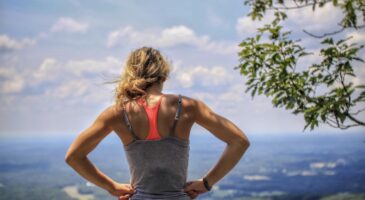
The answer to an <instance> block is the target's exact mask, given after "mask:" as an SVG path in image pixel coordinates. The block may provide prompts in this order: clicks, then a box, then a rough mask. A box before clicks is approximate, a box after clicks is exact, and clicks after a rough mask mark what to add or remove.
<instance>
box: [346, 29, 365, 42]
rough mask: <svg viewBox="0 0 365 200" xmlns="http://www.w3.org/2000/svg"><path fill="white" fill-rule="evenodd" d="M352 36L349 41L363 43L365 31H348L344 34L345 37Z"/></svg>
mask: <svg viewBox="0 0 365 200" xmlns="http://www.w3.org/2000/svg"><path fill="white" fill-rule="evenodd" d="M350 36H352V38H351V39H350V42H353V43H364V42H365V32H360V31H354V32H350V33H347V34H346V37H350Z"/></svg>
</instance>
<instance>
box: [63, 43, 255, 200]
mask: <svg viewBox="0 0 365 200" xmlns="http://www.w3.org/2000/svg"><path fill="white" fill-rule="evenodd" d="M169 73H170V65H169V63H168V62H167V61H166V59H165V58H163V56H162V55H161V54H160V53H159V51H158V50H156V49H153V48H150V47H142V48H139V49H136V50H134V51H133V52H131V54H130V55H129V56H128V59H127V61H126V63H125V67H124V71H123V74H122V76H121V77H120V79H118V80H117V81H116V82H117V83H118V85H117V87H116V88H115V105H113V106H109V107H108V108H106V109H105V110H104V111H103V112H102V113H100V115H99V116H98V117H97V118H96V119H95V121H94V122H93V123H92V125H91V126H90V127H89V128H87V129H86V130H85V131H83V132H82V133H81V134H80V135H79V136H78V137H77V139H76V140H75V141H74V142H73V143H72V145H71V147H70V148H69V150H68V151H67V153H66V156H65V160H66V162H67V163H69V164H70V165H72V166H73V167H74V168H75V169H77V170H78V171H80V174H82V175H83V176H84V177H86V178H87V179H88V180H89V181H91V182H92V183H94V184H95V185H98V186H100V187H102V188H104V189H105V190H107V191H108V192H109V193H110V194H112V195H114V196H117V197H119V198H121V199H125V198H129V197H130V196H131V195H132V199H180V200H185V199H190V197H191V198H195V197H197V196H198V195H199V194H201V193H204V192H207V191H209V190H210V189H211V188H212V186H213V185H214V184H215V183H217V182H218V181H219V180H220V179H221V178H223V176H224V175H225V174H227V173H228V172H229V171H230V170H231V169H232V168H233V166H234V165H236V163H237V162H238V161H239V159H240V158H241V157H242V155H243V153H244V152H245V151H246V149H247V148H248V146H249V142H248V139H247V137H246V136H245V134H244V133H243V132H242V131H241V130H240V129H239V128H238V127H237V126H236V125H235V124H233V123H232V122H231V121H229V120H228V119H226V118H224V117H222V116H220V115H218V114H216V113H215V112H214V111H213V110H211V109H210V108H209V107H208V106H207V105H206V104H205V103H204V102H202V101H200V100H197V99H193V98H189V97H186V96H179V95H176V94H163V93H162V90H163V85H164V82H165V81H166V80H167V78H168V77H169ZM179 97H182V98H179ZM141 99H145V100H146V101H143V100H141ZM179 99H180V101H179ZM194 123H197V124H199V125H200V126H202V127H203V128H205V129H207V130H208V131H209V132H211V133H212V134H214V136H216V137H217V138H219V139H220V140H222V141H224V142H225V143H226V144H227V146H226V149H225V151H224V152H223V154H222V156H221V157H220V159H219V160H218V162H217V164H216V165H215V166H214V167H213V168H212V169H211V170H209V172H208V173H207V174H206V175H204V176H203V178H201V179H197V180H194V181H189V182H186V178H187V168H188V160H189V148H190V146H189V145H190V142H189V135H190V130H191V128H192V126H193V124H194ZM112 131H114V132H115V133H117V135H118V136H119V138H120V139H121V141H122V143H123V147H124V150H125V153H126V157H127V159H128V164H129V170H130V173H131V180H130V183H127V184H120V183H117V182H116V181H114V180H112V179H111V178H110V177H108V176H106V175H105V174H103V173H102V172H101V171H100V170H98V169H97V168H96V167H95V166H93V165H92V164H91V162H89V161H88V160H87V157H86V155H87V154H88V153H89V152H90V151H92V150H93V149H94V148H95V147H96V146H97V144H98V143H99V142H100V141H101V140H102V139H103V138H105V137H106V136H107V135H108V134H109V133H111V132H112ZM132 187H133V188H132Z"/></svg>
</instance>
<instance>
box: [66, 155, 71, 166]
mask: <svg viewBox="0 0 365 200" xmlns="http://www.w3.org/2000/svg"><path fill="white" fill-rule="evenodd" d="M65 162H66V163H67V164H69V165H70V164H71V163H72V157H71V156H65Z"/></svg>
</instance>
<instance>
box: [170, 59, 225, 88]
mask: <svg viewBox="0 0 365 200" xmlns="http://www.w3.org/2000/svg"><path fill="white" fill-rule="evenodd" d="M176 74H177V80H178V81H179V82H180V84H181V86H182V87H184V88H191V87H193V86H194V85H195V84H199V85H201V86H218V85H224V84H226V83H229V82H230V81H231V80H232V79H230V75H229V74H228V72H227V70H226V69H225V68H224V67H221V66H214V67H204V66H200V65H198V66H195V67H191V68H187V69H183V68H179V70H178V71H177V72H176Z"/></svg>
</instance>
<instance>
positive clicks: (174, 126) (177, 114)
mask: <svg viewBox="0 0 365 200" xmlns="http://www.w3.org/2000/svg"><path fill="white" fill-rule="evenodd" d="M180 113H181V94H179V100H178V102H177V110H176V114H175V119H174V124H173V125H172V128H171V135H175V128H176V124H177V121H178V120H179V118H180Z"/></svg>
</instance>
